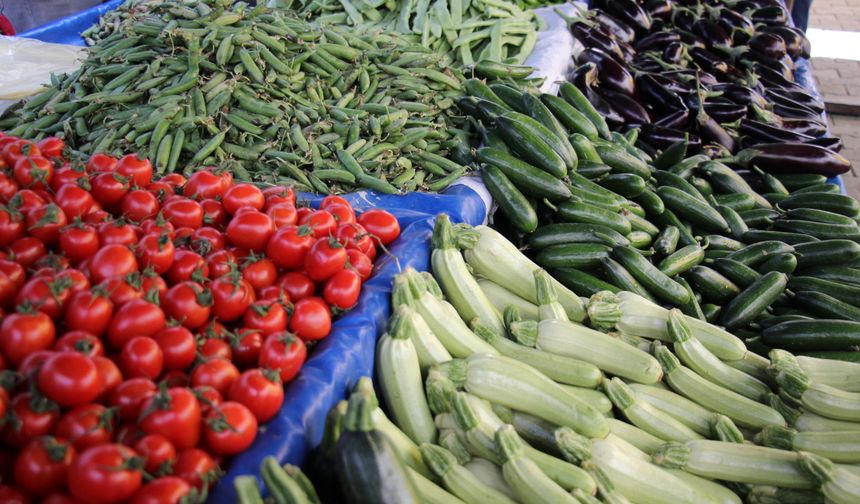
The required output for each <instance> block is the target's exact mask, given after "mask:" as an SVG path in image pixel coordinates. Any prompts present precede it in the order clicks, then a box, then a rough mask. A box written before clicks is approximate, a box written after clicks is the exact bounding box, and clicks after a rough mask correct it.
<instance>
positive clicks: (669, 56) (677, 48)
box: [663, 42, 684, 65]
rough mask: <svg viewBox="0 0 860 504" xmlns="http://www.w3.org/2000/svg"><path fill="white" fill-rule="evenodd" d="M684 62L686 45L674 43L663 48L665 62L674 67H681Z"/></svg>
mask: <svg viewBox="0 0 860 504" xmlns="http://www.w3.org/2000/svg"><path fill="white" fill-rule="evenodd" d="M683 60H684V44H682V43H680V42H672V43H671V44H669V45H667V46H666V47H664V48H663V61H665V62H666V63H671V64H673V65H680V64H681V62H682V61H683Z"/></svg>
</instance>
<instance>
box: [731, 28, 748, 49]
mask: <svg viewBox="0 0 860 504" xmlns="http://www.w3.org/2000/svg"><path fill="white" fill-rule="evenodd" d="M751 38H752V36H751V35H750V34H749V33H747V32H745V31H743V30H735V31H733V32H732V44H734V45H735V47H737V46H745V45H747V44H749V41H750V39H751Z"/></svg>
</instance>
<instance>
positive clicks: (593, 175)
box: [576, 152, 612, 180]
mask: <svg viewBox="0 0 860 504" xmlns="http://www.w3.org/2000/svg"><path fill="white" fill-rule="evenodd" d="M577 155H578V156H579V166H577V167H576V173H577V174H578V175H581V176H583V177H585V178H587V179H589V180H594V179H598V178H600V177H602V176H604V175H608V174H609V172H610V171H612V168H610V167H608V166H606V165H605V164H603V163H600V162H592V161H583V160H582V154H579V153H578V152H577Z"/></svg>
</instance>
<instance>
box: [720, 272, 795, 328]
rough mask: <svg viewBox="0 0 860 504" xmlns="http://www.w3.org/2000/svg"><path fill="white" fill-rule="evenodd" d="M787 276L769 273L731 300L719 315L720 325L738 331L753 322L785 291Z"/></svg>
mask: <svg viewBox="0 0 860 504" xmlns="http://www.w3.org/2000/svg"><path fill="white" fill-rule="evenodd" d="M787 284H788V276H787V275H785V274H784V273H780V272H777V271H771V272H769V273H766V274H764V275H762V277H761V278H759V279H758V280H756V281H755V282H753V284H752V285H750V286H749V287H747V288H746V289H744V291H743V292H741V293H740V294H739V295H738V296H736V297H735V298H734V299H732V300H731V301H730V302H729V304H728V305H726V307H725V308H723V312H722V314H721V315H720V324H721V325H723V326H725V327H726V329H728V330H733V329H739V328H742V327H745V326H747V325H748V324H749V323H750V322H752V321H753V320H755V318H756V317H758V316H759V315H760V314H761V313H762V312H764V310H766V309H767V307H768V306H770V305H771V304H772V303H773V302H774V301H775V300H776V298H777V297H778V296H779V295H780V294H782V293H783V291H785V287H786V285H787Z"/></svg>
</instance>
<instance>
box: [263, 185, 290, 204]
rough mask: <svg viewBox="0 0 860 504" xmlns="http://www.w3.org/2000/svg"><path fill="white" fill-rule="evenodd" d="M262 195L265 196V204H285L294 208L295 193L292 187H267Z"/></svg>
mask: <svg viewBox="0 0 860 504" xmlns="http://www.w3.org/2000/svg"><path fill="white" fill-rule="evenodd" d="M263 194H264V195H265V196H266V202H267V203H268V202H269V201H270V200H271V201H273V202H275V203H280V202H286V203H291V204H292V205H293V206H296V191H294V190H293V188H292V187H284V186H273V187H267V188H266V189H264V190H263ZM273 204H274V203H273Z"/></svg>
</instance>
